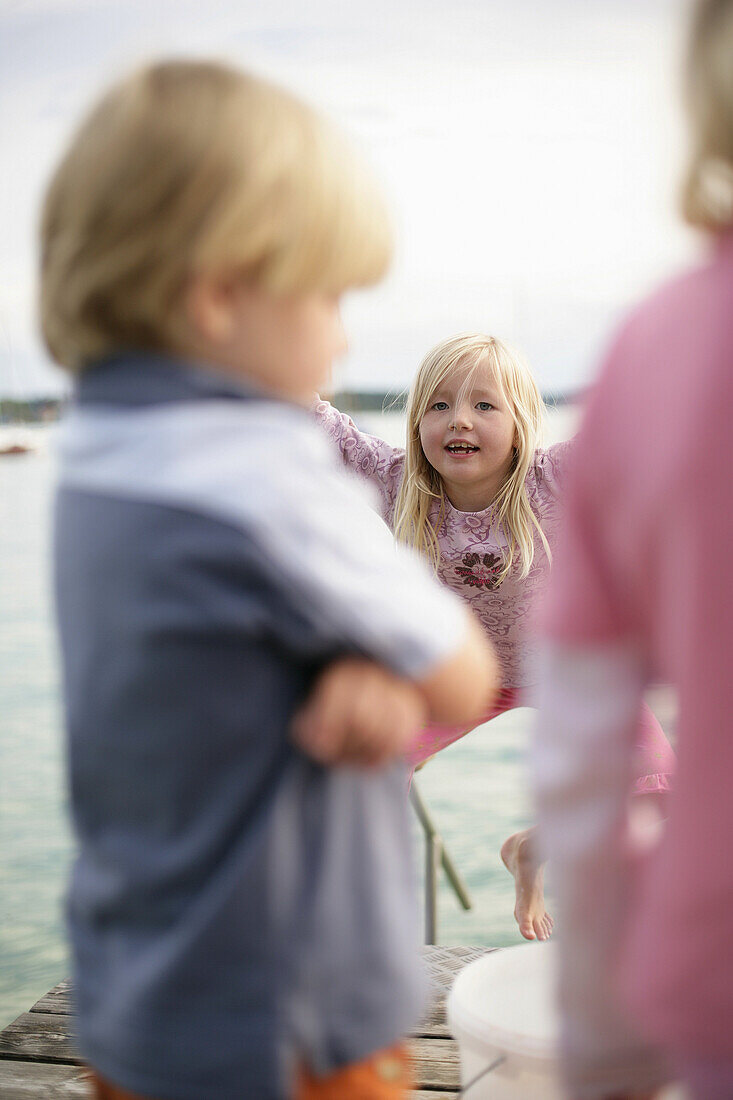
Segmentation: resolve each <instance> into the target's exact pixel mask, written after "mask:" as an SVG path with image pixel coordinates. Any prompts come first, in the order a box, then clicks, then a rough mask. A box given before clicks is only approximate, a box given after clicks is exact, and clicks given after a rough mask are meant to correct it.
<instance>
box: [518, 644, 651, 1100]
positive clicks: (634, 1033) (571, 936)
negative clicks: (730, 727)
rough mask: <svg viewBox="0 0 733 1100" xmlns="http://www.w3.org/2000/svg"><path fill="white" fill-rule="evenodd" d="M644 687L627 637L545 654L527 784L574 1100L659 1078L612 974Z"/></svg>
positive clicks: (623, 903) (624, 895)
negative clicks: (554, 937)
mask: <svg viewBox="0 0 733 1100" xmlns="http://www.w3.org/2000/svg"><path fill="white" fill-rule="evenodd" d="M643 687H644V672H643V662H642V660H641V658H640V655H639V652H638V650H637V649H636V647H635V646H634V645H633V644H631V643H614V644H608V645H604V646H597V647H594V648H590V647H585V648H582V649H579V648H573V647H567V646H564V645H558V644H549V645H548V646H547V647H546V650H545V652H544V654H543V660H542V665H541V679H540V688H539V698H538V705H539V713H538V719H537V730H536V737H535V744H534V751H533V754H532V781H533V788H534V793H535V797H536V802H537V820H538V824H539V837H540V843H541V846H542V850H543V855H544V856H545V857H546V858H548V859H549V860H550V866H551V868H552V876H553V882H554V885H555V895H556V904H557V906H558V914H557V916H558V921H557V924H558V929H559V935H558V950H559V952H560V960H561V964H560V982H559V995H560V1007H561V1013H562V1025H561V1042H562V1057H563V1068H564V1074H565V1078H566V1082H567V1085H568V1087H569V1094H570V1095H572V1096H573V1097H575V1098H577V1100H595V1098H601V1097H603V1098H605V1097H608V1096H613V1095H616V1094H619V1093H625V1092H626V1091H627V1090H631V1089H633V1090H643V1089H646V1088H651V1087H654V1086H656V1085H659V1084H661V1083H663V1082H664V1081H665V1080H666V1079H667V1077H668V1074H667V1072H666V1067H665V1066H664V1063H663V1060H662V1058H661V1056H660V1054H659V1052H658V1051H657V1050H656V1049H654V1048H653V1047H651V1046H650V1045H649V1044H647V1043H645V1042H644V1041H643V1039H642V1038H641V1037H640V1035H639V1031H638V1028H637V1027H635V1026H634V1024H633V1021H630V1020H629V1018H628V1015H627V1013H625V1012H624V1011H623V1009H622V1008H621V1007H620V1006H619V1004H618V1000H617V995H616V990H615V988H614V977H615V974H616V973H617V965H616V963H617V954H618V948H619V944H620V940H621V936H622V933H623V929H624V927H625V924H626V920H627V910H628V894H629V891H630V887H631V884H632V882H633V881H634V873H633V872H634V867H633V864H634V859H635V856H634V853H633V850H632V847H631V843H630V839H629V834H628V823H627V805H628V790H629V786H630V782H631V765H632V757H633V744H634V735H635V731H636V726H637V722H638V713H639V706H640V704H641V698H642V690H643Z"/></svg>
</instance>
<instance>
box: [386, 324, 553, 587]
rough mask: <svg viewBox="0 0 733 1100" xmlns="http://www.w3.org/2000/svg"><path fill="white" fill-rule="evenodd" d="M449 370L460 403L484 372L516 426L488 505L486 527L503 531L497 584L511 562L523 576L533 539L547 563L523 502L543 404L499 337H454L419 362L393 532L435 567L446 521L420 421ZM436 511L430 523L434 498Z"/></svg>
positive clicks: (533, 518) (533, 520)
mask: <svg viewBox="0 0 733 1100" xmlns="http://www.w3.org/2000/svg"><path fill="white" fill-rule="evenodd" d="M456 371H460V372H463V371H465V372H466V376H465V378H464V380H463V382H462V384H461V389H460V392H459V401H460V400H462V399H463V396H464V395H465V394H466V393H468V392H469V391H470V389H471V388H472V387H473V385H474V383H475V381H476V378H477V377H478V376H479V375H480V374H482V373H483V372H485V371H488V372H489V373H490V375H491V376H492V379H493V380H494V381H495V382H496V383H497V385H498V386H499V388H500V391H501V393H502V395H503V397H504V399H505V400H506V402H507V405H508V407H509V410H510V412H511V415H512V418H513V420H514V426H515V429H516V431H515V446H514V455H513V459H512V465H511V469H510V471H509V474H508V476H507V478H506V480H505V482H504V484H503V485H502V487H501V489H500V490H499V493H498V494H497V496H496V497H495V499H494V500H493V501H492V502H491V508H492V516H491V519H492V523H493V524H495V525H496V526H497V527H501V528H503V530H504V533H505V535H506V538H507V540H508V543H509V552H508V554H507V556H506V559H505V561H504V565H503V568H502V570H501V572H500V573H499V574H498V576H497V581H498V583H501V581H503V580H504V578H505V577H506V576H507V574H508V573H509V572H510V570H511V569H512V567H513V565H514V563H515V560H516V559H518V560H519V562H520V563H521V572H520V576H521V577H526V576H527V574H528V573H529V570H530V568H531V566H532V562H533V561H534V554H535V534H537V535H538V536H539V538H540V541H541V542H542V545H543V547H544V550H545V553H546V554H547V556H548V558H551V554H550V547H549V544H548V542H547V539H546V537H545V534H544V532H543V530H542V527H541V526H540V522H539V520H538V519H537V517H536V516H535V514H534V512H533V511H532V508H531V506H530V503H529V497H528V495H527V489H526V487H525V479H526V477H527V472H528V471H529V468H530V466H531V464H532V462H533V460H534V453H535V450H536V448H537V446H538V444H539V441H540V435H541V430H542V419H543V413H544V403H543V401H542V396H541V394H540V391H539V389H538V387H537V383H536V382H535V380H534V378H533V377H532V374H531V372H530V370H529V367H528V366H527V365H526V363H525V362H524V361H523V360H522V358H521V357H520V356H519V355H518V354H517V353H516V352H514V351H513V350H512V349H510V348H509V347H508V346H507V345H506V344H504V343H502V342H501V340H497V339H496V338H495V337H493V336H486V335H484V334H482V333H464V334H461V335H459V336H453V337H451V338H450V339H448V340H444V341H443V342H442V343H440V344H438V345H437V347H434V348H433V349H432V351H430V352H428V354H427V355H426V356H425V358H424V359H423V361H422V363H421V364H420V367H419V369H418V372H417V377H416V378H415V382H414V384H413V386H412V389H411V390H410V394H409V397H408V400H407V445H406V451H405V471H404V476H403V478H402V485H401V487H400V492H399V495H398V497H397V503H396V505H395V518H394V530H395V536H396V537H397V539H398V540H399V541H400V542H405V543H407V544H408V545H410V546H413V547H415V549H416V550H418V551H419V552H420V553H421V554H423V555H424V556H425V557H426V558H427V559H428V560H429V561H430V562H431V563H432V565H433V567H434V568H435V569H436V570H437V568H438V565H439V564H440V546H439V543H438V536H439V533H440V529H441V526H442V525H443V522H444V520H445V491H444V488H443V482H442V479H441V477H440V475H439V474H438V473H437V471H436V470H435V469H433V467H432V466H431V465H430V463H429V462H428V460H427V458H426V457H425V452H424V451H423V449H422V445H421V443H420V423H421V421H422V418H423V416H424V415H425V413H426V411H427V409H428V406H429V404H430V399H431V397H432V396H433V394H434V393H435V391H436V389H438V387H439V386H440V385H441V383H442V382H443V381H444V380H445V379H446V378H447V377H448V376H449V375H452V374H454V373H455V372H456ZM436 500H437V501H438V502H439V508H438V514H437V517H436V518H435V520H434V521H433V520H431V518H430V512H431V509H432V505H433V502H434V501H436Z"/></svg>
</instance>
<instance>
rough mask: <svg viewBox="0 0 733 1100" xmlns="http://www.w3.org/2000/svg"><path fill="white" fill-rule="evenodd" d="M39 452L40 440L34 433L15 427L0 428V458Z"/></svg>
mask: <svg viewBox="0 0 733 1100" xmlns="http://www.w3.org/2000/svg"><path fill="white" fill-rule="evenodd" d="M37 450H38V439H37V437H36V435H35V433H34V432H32V431H28V430H26V429H25V428H23V427H20V428H19V427H16V426H15V425H8V426H6V427H4V428H0V458H4V457H5V456H9V455H27V454H32V453H33V452H34V451H37Z"/></svg>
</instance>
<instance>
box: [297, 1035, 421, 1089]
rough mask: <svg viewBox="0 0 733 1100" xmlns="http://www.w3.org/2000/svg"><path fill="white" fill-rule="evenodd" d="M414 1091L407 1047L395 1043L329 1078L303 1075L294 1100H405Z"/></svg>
mask: <svg viewBox="0 0 733 1100" xmlns="http://www.w3.org/2000/svg"><path fill="white" fill-rule="evenodd" d="M412 1088H414V1085H413V1083H412V1069H411V1066H410V1058H409V1055H408V1053H407V1047H406V1046H405V1044H404V1043H396V1044H395V1046H393V1047H389V1048H388V1049H387V1050H380V1051H377V1053H376V1054H371V1055H370V1056H369V1057H368V1058H366V1059H365V1060H364V1061H363V1062H356V1063H354V1065H351V1066H344V1068H343V1069H339V1070H336V1072H335V1073H329V1075H328V1076H327V1077H314V1076H313V1074H312V1073H309V1072H308V1071H307V1070H306V1071H303V1072H301V1074H300V1078H299V1081H298V1085H297V1087H296V1090H295V1100H405V1097H406V1095H407V1093H408V1092H409V1091H410V1089H412Z"/></svg>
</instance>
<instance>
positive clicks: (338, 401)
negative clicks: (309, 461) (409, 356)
mask: <svg viewBox="0 0 733 1100" xmlns="http://www.w3.org/2000/svg"><path fill="white" fill-rule="evenodd" d="M582 396H583V391H581V390H574V391H572V392H570V393H546V394H543V395H542V399H543V401H544V402H545V404H546V405H547V406H548V408H551V409H559V408H562V407H563V406H564V405H574V404H576V403H577V402H578V401H580V400H581V398H582ZM406 400H407V392H406V390H399V391H395V390H386V391H384V390H381V391H376V390H339V391H338V392H337V393H335V394H334V398H333V403H334V405H336V406H337V407H338V408H339V409H341V410H342V411H343V412H347V413H352V412H353V413H359V412H378V413H381V412H404V409H405V403H406ZM65 404H66V401H65V399H64V398H59V397H34V398H29V399H27V400H18V399H17V398H9V397H0V425H17V424H51V423H53V422H54V421H56V420H58V419H59V417H60V416H61V413H62V411H63V408H64V405H65Z"/></svg>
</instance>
